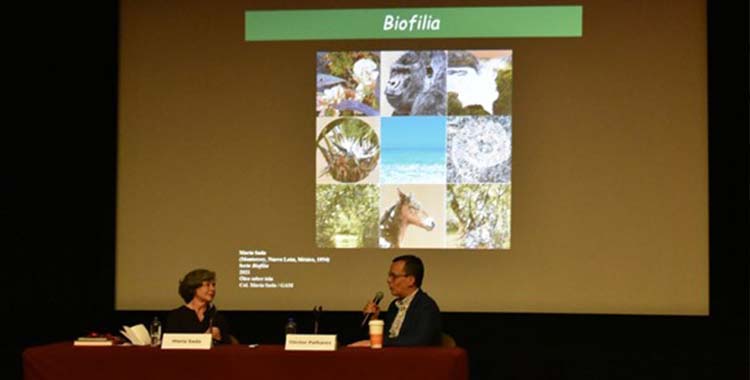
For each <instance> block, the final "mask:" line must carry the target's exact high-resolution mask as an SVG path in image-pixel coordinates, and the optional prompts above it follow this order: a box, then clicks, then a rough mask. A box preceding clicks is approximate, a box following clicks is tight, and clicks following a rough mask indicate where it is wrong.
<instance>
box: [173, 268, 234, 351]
mask: <svg viewBox="0 0 750 380" xmlns="http://www.w3.org/2000/svg"><path fill="white" fill-rule="evenodd" d="M178 292H179V293H180V297H182V299H183V300H185V304H184V305H182V306H180V307H178V308H177V309H174V310H172V311H170V312H169V314H168V315H167V324H166V326H165V327H164V332H168V333H199V334H201V333H205V334H211V335H212V336H213V340H214V343H237V340H236V339H235V338H234V337H233V336H231V335H230V334H229V325H228V324H227V321H226V319H224V316H223V315H221V314H220V313H217V312H216V307H215V306H214V304H213V300H214V297H216V273H214V272H212V271H210V270H206V269H196V270H193V271H191V272H189V273H188V274H186V275H185V277H184V278H183V279H182V280H181V281H180V285H179V287H178Z"/></svg>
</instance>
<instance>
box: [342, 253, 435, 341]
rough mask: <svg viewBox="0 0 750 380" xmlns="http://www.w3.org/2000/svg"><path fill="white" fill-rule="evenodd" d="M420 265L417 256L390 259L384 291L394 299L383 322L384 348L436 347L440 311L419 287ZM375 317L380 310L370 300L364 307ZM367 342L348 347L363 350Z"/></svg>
mask: <svg viewBox="0 0 750 380" xmlns="http://www.w3.org/2000/svg"><path fill="white" fill-rule="evenodd" d="M422 278H424V265H423V264H422V260H421V259H420V258H419V257H416V256H413V255H405V256H399V257H396V258H395V259H393V262H392V263H391V270H390V272H389V273H388V288H389V289H390V290H391V294H392V295H393V296H395V297H396V299H395V300H393V301H392V302H391V304H390V305H389V306H388V311H387V312H386V315H385V318H384V322H385V327H384V330H383V345H384V346H437V345H440V341H441V333H442V326H441V322H440V309H439V308H438V305H437V303H435V301H434V300H433V299H432V298H430V296H428V295H427V293H425V292H424V291H422V289H420V287H421V286H422ZM364 312H365V313H370V314H372V315H373V318H377V317H378V315H379V313H380V309H379V308H378V306H377V305H375V303H373V302H372V301H370V302H369V303H368V304H367V305H366V306H365V308H364ZM369 345H370V341H369V340H362V341H358V342H355V343H352V344H351V345H350V346H351V347H367V346H369Z"/></svg>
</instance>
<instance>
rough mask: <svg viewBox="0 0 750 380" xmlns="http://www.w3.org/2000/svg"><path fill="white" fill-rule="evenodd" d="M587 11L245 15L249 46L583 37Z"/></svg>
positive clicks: (480, 9) (502, 9)
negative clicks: (265, 43) (252, 43)
mask: <svg viewBox="0 0 750 380" xmlns="http://www.w3.org/2000/svg"><path fill="white" fill-rule="evenodd" d="M582 24H583V7H582V6H579V5H575V6H528V7H466V8H394V9H337V10H294V11H247V12H245V41H294V40H355V39H391V38H400V39H405V38H496V37H581V36H582V35H583V26H582Z"/></svg>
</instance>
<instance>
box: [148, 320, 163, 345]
mask: <svg viewBox="0 0 750 380" xmlns="http://www.w3.org/2000/svg"><path fill="white" fill-rule="evenodd" d="M150 333H151V346H152V347H156V346H159V345H160V344H161V322H159V317H154V320H153V321H152V322H151V331H150Z"/></svg>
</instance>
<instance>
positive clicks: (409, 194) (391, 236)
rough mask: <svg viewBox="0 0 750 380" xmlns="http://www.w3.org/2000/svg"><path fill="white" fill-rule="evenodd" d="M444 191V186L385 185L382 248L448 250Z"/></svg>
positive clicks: (382, 203)
mask: <svg viewBox="0 0 750 380" xmlns="http://www.w3.org/2000/svg"><path fill="white" fill-rule="evenodd" d="M444 188H445V187H444V185H441V186H436V185H399V186H398V187H397V186H395V185H383V186H382V189H381V201H380V205H381V211H382V213H381V217H380V222H379V226H378V231H379V239H378V241H379V246H380V248H440V247H444V246H445V212H444V191H445V190H444ZM410 226H414V227H417V228H409V227H410Z"/></svg>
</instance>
